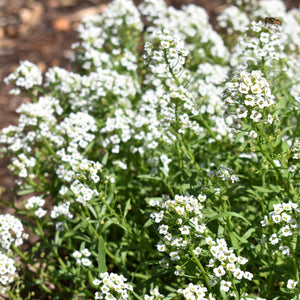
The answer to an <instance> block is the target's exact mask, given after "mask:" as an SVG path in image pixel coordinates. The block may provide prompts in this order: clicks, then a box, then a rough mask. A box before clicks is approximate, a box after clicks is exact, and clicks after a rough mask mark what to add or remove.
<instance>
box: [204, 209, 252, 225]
mask: <svg viewBox="0 0 300 300" xmlns="http://www.w3.org/2000/svg"><path fill="white" fill-rule="evenodd" d="M224 217H235V218H239V219H242V220H244V221H245V222H246V223H247V224H249V225H251V223H250V222H249V221H248V220H247V219H246V218H245V217H243V216H242V215H240V214H238V213H236V212H233V211H227V212H221V213H219V214H216V215H214V216H212V217H211V218H210V219H209V220H208V221H207V222H206V224H208V223H209V222H211V221H214V220H216V219H221V218H224Z"/></svg>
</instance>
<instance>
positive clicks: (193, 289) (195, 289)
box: [177, 283, 215, 300]
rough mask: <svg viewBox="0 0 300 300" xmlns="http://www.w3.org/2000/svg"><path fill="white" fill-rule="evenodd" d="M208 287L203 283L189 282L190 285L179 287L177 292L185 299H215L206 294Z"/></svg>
mask: <svg viewBox="0 0 300 300" xmlns="http://www.w3.org/2000/svg"><path fill="white" fill-rule="evenodd" d="M206 292H207V288H206V287H203V286H201V285H196V284H193V283H189V285H188V286H187V287H186V288H185V289H178V290H177V293H178V294H180V295H182V296H183V297H184V299H186V300H190V299H195V300H196V299H197V300H207V299H209V300H215V298H214V297H212V296H211V294H209V296H208V297H207V295H206Z"/></svg>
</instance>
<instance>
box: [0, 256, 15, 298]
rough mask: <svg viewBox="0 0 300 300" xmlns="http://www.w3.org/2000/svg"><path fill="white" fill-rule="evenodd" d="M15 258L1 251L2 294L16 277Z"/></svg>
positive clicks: (0, 291) (0, 286) (0, 275)
mask: <svg viewBox="0 0 300 300" xmlns="http://www.w3.org/2000/svg"><path fill="white" fill-rule="evenodd" d="M16 276H17V274H16V267H15V265H14V260H13V259H12V258H10V257H9V256H7V255H6V254H4V253H2V251H0V294H4V293H5V291H6V289H7V286H8V285H9V284H10V283H12V282H13V281H14V279H15V278H16Z"/></svg>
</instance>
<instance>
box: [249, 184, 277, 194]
mask: <svg viewBox="0 0 300 300" xmlns="http://www.w3.org/2000/svg"><path fill="white" fill-rule="evenodd" d="M252 187H253V188H254V189H255V190H257V191H259V192H262V193H273V191H272V190H270V189H267V188H265V187H262V186H256V185H253V186H252Z"/></svg>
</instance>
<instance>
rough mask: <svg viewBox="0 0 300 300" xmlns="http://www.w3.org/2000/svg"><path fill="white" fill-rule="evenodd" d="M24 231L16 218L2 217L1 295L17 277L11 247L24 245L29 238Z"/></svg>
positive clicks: (0, 221) (0, 227) (0, 252)
mask: <svg viewBox="0 0 300 300" xmlns="http://www.w3.org/2000/svg"><path fill="white" fill-rule="evenodd" d="M23 231H24V229H23V225H22V223H21V221H20V220H18V219H17V218H16V217H14V216H12V215H10V214H6V215H0V294H1V293H5V291H6V289H7V286H8V285H9V284H10V283H12V282H13V281H14V279H15V278H16V276H17V273H16V267H15V265H14V260H13V258H11V255H12V253H13V252H12V249H11V247H12V246H14V247H18V246H20V245H22V244H23V239H25V238H27V234H25V233H23Z"/></svg>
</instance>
